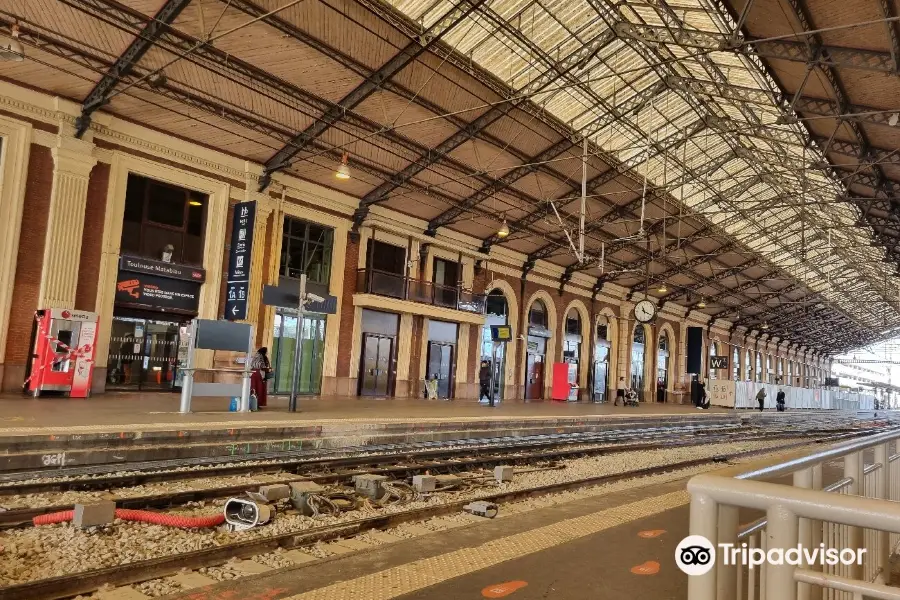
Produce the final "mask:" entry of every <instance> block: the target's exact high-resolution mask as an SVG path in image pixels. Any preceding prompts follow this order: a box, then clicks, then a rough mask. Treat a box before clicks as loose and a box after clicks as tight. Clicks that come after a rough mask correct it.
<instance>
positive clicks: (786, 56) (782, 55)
mask: <svg viewBox="0 0 900 600" xmlns="http://www.w3.org/2000/svg"><path fill="white" fill-rule="evenodd" d="M616 30H617V31H619V32H620V35H622V36H623V37H631V38H634V39H638V40H641V41H644V42H649V43H652V44H653V43H655V44H673V45H676V46H681V47H686V48H697V49H700V50H716V51H723V52H724V51H729V52H735V53H738V54H746V53H755V54H756V55H757V56H760V57H762V58H774V59H779V60H788V61H792V62H802V63H804V64H811V63H812V64H816V65H827V66H834V67H844V68H849V69H862V70H866V71H879V72H883V73H893V72H895V71H894V64H893V62H894V61H893V58H892V57H891V55H890V54H889V53H886V52H876V51H872V50H858V49H854V48H840V47H836V46H810V45H807V44H805V43H803V42H795V41H790V40H759V41H756V40H754V39H753V38H746V39H744V40H742V41H740V42H738V44H739V45H737V46H736V47H735V46H734V45H732V44H731V41H730V40H729V39H728V38H727V37H726V36H725V35H724V34H720V33H710V32H705V31H697V30H688V29H684V28H683V27H671V26H668V27H667V26H662V25H647V24H644V23H629V22H624V21H623V22H620V23H618V24H617V25H616ZM816 50H818V52H816Z"/></svg>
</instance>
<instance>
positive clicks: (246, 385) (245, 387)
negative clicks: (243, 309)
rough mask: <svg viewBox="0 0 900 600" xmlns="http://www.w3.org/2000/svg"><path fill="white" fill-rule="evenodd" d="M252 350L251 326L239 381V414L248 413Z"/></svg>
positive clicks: (264, 382) (264, 383)
mask: <svg viewBox="0 0 900 600" xmlns="http://www.w3.org/2000/svg"><path fill="white" fill-rule="evenodd" d="M253 350H254V348H253V325H251V326H250V339H249V341H248V342H247V358H246V359H245V360H244V372H243V373H242V374H241V377H242V378H243V379H242V381H241V408H240V411H241V412H250V376H251V375H252V371H251V370H250V361H251V360H253V354H254V352H253ZM263 385H266V380H265V379H263ZM257 401H258V399H257Z"/></svg>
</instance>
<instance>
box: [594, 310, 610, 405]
mask: <svg viewBox="0 0 900 600" xmlns="http://www.w3.org/2000/svg"><path fill="white" fill-rule="evenodd" d="M610 331H611V325H610V323H609V320H608V319H607V318H606V317H605V316H602V315H601V316H600V317H599V318H598V320H597V332H596V334H595V335H596V341H595V342H594V343H595V344H596V348H595V350H594V392H593V400H594V402H606V401H607V400H609V391H610V385H609V376H610V372H609V359H610V357H611V356H612V340H611V339H610Z"/></svg>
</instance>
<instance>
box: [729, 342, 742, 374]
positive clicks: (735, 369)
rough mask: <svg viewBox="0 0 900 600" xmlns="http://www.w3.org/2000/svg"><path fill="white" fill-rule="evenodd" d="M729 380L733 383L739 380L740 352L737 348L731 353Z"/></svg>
mask: <svg viewBox="0 0 900 600" xmlns="http://www.w3.org/2000/svg"><path fill="white" fill-rule="evenodd" d="M731 379H732V380H734V381H740V380H741V351H740V350H739V349H738V347H737V346H735V347H734V352H732V353H731Z"/></svg>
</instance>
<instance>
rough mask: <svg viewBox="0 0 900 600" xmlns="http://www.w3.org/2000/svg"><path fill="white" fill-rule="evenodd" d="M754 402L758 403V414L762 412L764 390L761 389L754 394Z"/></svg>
mask: <svg viewBox="0 0 900 600" xmlns="http://www.w3.org/2000/svg"><path fill="white" fill-rule="evenodd" d="M756 401H757V402H759V412H762V411H763V409H764V408H765V407H766V388H762V389H760V390H759V391H758V392H757V393H756Z"/></svg>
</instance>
